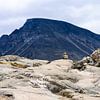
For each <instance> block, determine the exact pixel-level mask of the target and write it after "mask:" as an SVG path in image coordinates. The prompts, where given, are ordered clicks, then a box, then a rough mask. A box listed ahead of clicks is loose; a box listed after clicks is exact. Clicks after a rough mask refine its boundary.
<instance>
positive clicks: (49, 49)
mask: <svg viewBox="0 0 100 100" xmlns="http://www.w3.org/2000/svg"><path fill="white" fill-rule="evenodd" d="M97 48H100V35H97V34H95V33H93V32H91V31H89V30H86V29H83V28H80V27H77V26H75V25H72V24H70V23H67V22H63V21H57V20H50V19H42V18H33V19H28V20H27V21H26V23H25V24H24V25H23V26H22V27H21V28H20V29H16V30H15V31H13V32H12V33H11V34H10V35H9V36H8V35H3V36H2V37H1V38H0V55H8V54H11V55H19V56H24V57H28V58H32V59H47V60H54V59H59V58H62V55H63V53H64V52H65V51H66V52H67V53H68V54H69V56H70V58H71V59H75V60H77V59H81V58H82V57H84V56H87V55H89V54H90V53H92V52H93V51H94V50H95V49H97Z"/></svg>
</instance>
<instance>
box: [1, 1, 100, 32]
mask: <svg viewBox="0 0 100 100" xmlns="http://www.w3.org/2000/svg"><path fill="white" fill-rule="evenodd" d="M99 9H100V0H77V2H76V0H69V1H68V0H0V33H1V34H4V33H7V34H9V33H11V32H12V31H13V30H14V29H16V28H19V27H21V26H22V25H23V24H24V22H25V20H26V19H28V18H34V17H43V18H51V19H58V20H64V21H68V22H70V23H73V24H75V25H78V26H81V27H84V28H87V29H90V30H91V31H93V32H95V33H100V29H99V26H100V13H99Z"/></svg>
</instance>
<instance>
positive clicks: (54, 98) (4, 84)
mask: <svg viewBox="0 0 100 100" xmlns="http://www.w3.org/2000/svg"><path fill="white" fill-rule="evenodd" d="M6 57H7V58H6ZM98 61H99V60H97V63H98ZM80 62H83V60H81V61H80ZM12 63H13V64H12ZM85 63H86V62H84V63H83V65H84V66H85V68H84V69H83V70H80V69H81V67H80V69H79V67H77V66H74V67H73V65H74V62H73V61H72V60H69V59H59V60H54V61H52V62H49V61H46V60H37V59H35V60H31V59H27V58H23V57H19V56H14V55H13V56H11V55H9V56H3V57H0V100H23V99H24V100H40V99H41V100H100V67H96V66H95V64H93V65H91V64H90V63H89V62H87V63H86V64H85ZM83 65H82V67H83ZM23 66H25V67H23Z"/></svg>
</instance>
